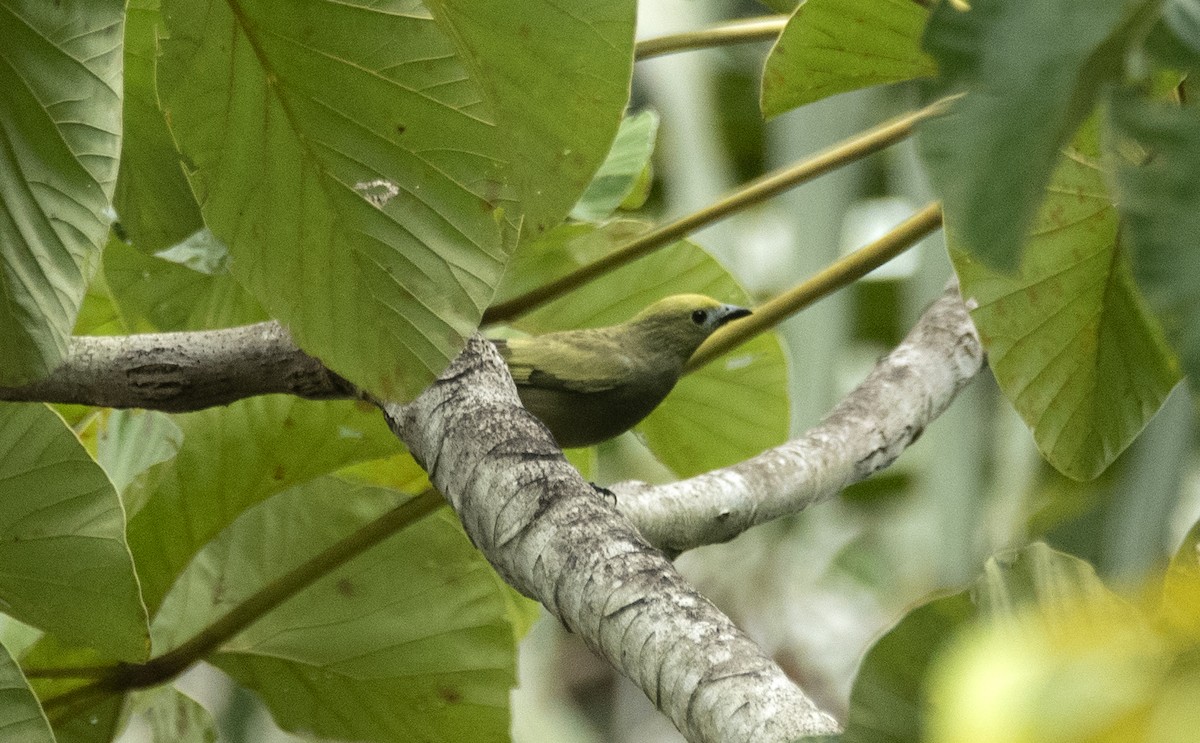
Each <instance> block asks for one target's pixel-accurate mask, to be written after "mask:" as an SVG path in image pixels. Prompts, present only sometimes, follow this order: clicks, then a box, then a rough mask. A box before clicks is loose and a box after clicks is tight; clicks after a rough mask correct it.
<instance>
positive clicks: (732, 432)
mask: <svg viewBox="0 0 1200 743" xmlns="http://www.w3.org/2000/svg"><path fill="white" fill-rule="evenodd" d="M644 229H645V226H644V225H641V224H638V223H633V222H615V223H612V224H610V225H607V226H605V227H603V228H599V229H598V228H596V227H594V226H592V225H571V226H564V227H560V228H558V229H556V230H553V231H551V232H550V233H548V234H547V235H546V236H544V237H543V238H542V239H541V240H539V241H537V242H536V243H533V244H529V245H524V246H522V248H521V250H520V251H518V253H517V255H516V256H514V260H513V265H512V267H511V270H510V271H509V274H508V276H507V277H506V285H505V287H503V288H502V289H501V295H502V296H512V295H514V294H516V293H519V292H520V291H522V290H523V289H525V288H528V287H530V286H535V285H537V284H540V283H543V282H545V281H546V280H548V279H551V278H554V277H556V276H559V275H561V274H562V273H563V272H565V271H567V270H569V269H571V268H575V267H578V266H579V265H582V264H584V263H588V262H590V261H592V260H595V259H596V258H598V257H599V256H600V255H603V254H604V253H607V252H608V251H609V250H611V249H612V248H613V246H614V245H618V244H620V243H622V242H624V241H626V240H628V239H630V238H631V237H633V236H636V235H637V234H639V233H640V232H641V231H643V230H644ZM685 292H696V293H701V294H708V295H710V296H712V297H714V298H716V299H719V300H721V301H726V302H732V303H734V304H739V303H740V304H746V303H747V297H746V293H745V291H744V290H742V288H741V287H739V286H738V284H737V282H736V281H734V279H733V277H732V276H730V275H729V273H728V272H727V271H726V270H725V269H724V268H723V267H722V266H721V265H720V264H719V263H717V262H716V261H715V260H714V259H713V258H712V257H711V256H709V255H708V254H707V253H705V252H704V251H703V250H702V249H701V248H700V247H699V246H697V245H696V244H694V243H690V242H679V243H676V244H674V245H672V246H670V247H667V248H664V249H662V250H659V251H657V252H655V253H653V254H652V255H650V256H648V257H645V258H642V259H640V260H638V261H636V262H634V263H632V264H630V265H628V266H625V267H624V268H620V269H617V270H616V271H613V272H611V273H609V274H607V275H606V276H604V277H603V278H601V279H598V280H596V281H593V282H591V283H589V284H587V285H586V286H584V287H582V288H580V289H577V290H575V291H573V292H571V293H570V295H568V296H566V297H564V298H562V299H559V300H557V301H555V302H551V303H550V304H547V305H546V306H544V307H542V308H541V309H539V310H536V311H534V312H532V313H530V314H528V315H526V316H525V317H522V318H521V319H520V320H519V321H518V322H517V323H515V325H516V327H518V328H519V329H520V330H523V331H526V332H531V333H544V332H548V331H552V330H564V329H571V328H585V327H598V326H604V325H613V324H617V323H621V322H625V321H626V320H628V319H629V318H631V317H633V316H634V315H636V314H637V313H638V312H640V311H641V310H642V309H644V308H645V307H646V305H648V304H650V303H652V302H654V301H656V300H658V299H661V298H662V297H665V296H668V295H671V294H680V293H685ZM786 390H787V364H786V361H785V360H784V357H783V350H782V348H781V347H780V344H779V340H778V339H777V338H776V337H775V335H774V334H765V335H762V336H759V337H757V338H755V339H753V340H751V341H750V342H748V343H746V344H745V345H743V346H741V347H739V348H738V349H736V350H734V351H732V352H731V353H730V354H729V355H727V356H725V357H723V358H720V359H717V360H716V361H714V362H713V363H711V364H709V365H708V366H706V367H704V368H702V369H700V370H698V371H696V372H694V373H693V374H691V375H689V376H687V377H685V378H684V379H682V380H681V381H680V382H679V384H678V385H677V386H676V388H675V390H674V391H672V392H671V394H670V395H669V396H668V397H667V399H666V400H665V401H663V403H662V405H660V406H659V407H658V409H657V410H655V411H654V412H653V413H651V414H650V416H649V417H648V418H646V420H644V421H643V422H642V423H641V424H639V425H638V427H637V429H636V430H637V431H639V432H640V433H641V434H642V435H643V436H644V437H645V439H646V443H647V444H649V446H650V449H651V450H652V451H653V452H654V453H655V454H656V455H657V456H658V457H659V458H660V459H661V460H662V461H663V462H664V463H665V464H666V465H667V466H668V467H670V468H671V469H672V470H673V471H674V472H675V473H676V474H678V475H680V476H689V475H693V474H696V473H698V472H703V471H706V470H709V469H712V468H714V467H721V466H725V465H728V464H732V463H734V462H740V461H742V460H743V459H745V458H746V457H749V456H753V455H755V454H758V453H760V452H762V451H763V450H764V449H767V448H769V447H771V446H776V445H778V444H780V443H782V442H783V441H784V440H785V439H786V438H787V433H788V416H789V412H788V410H789V409H788V402H787V392H786Z"/></svg>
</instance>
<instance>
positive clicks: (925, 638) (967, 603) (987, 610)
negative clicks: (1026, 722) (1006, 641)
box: [844, 544, 1137, 743]
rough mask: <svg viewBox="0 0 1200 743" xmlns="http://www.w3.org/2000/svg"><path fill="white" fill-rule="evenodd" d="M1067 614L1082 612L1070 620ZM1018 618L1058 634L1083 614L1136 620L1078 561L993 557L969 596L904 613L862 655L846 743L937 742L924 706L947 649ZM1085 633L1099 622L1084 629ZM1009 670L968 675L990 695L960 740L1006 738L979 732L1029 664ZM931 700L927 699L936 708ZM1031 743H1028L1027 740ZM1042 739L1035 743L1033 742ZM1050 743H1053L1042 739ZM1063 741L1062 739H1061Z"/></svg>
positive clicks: (1028, 550)
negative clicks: (979, 677)
mask: <svg viewBox="0 0 1200 743" xmlns="http://www.w3.org/2000/svg"><path fill="white" fill-rule="evenodd" d="M1075 612H1086V614H1083V615H1077V614H1076V613H1075ZM1025 616H1037V617H1042V618H1044V621H1045V622H1047V623H1048V624H1053V623H1057V626H1059V627H1060V628H1063V629H1064V630H1065V629H1066V628H1067V627H1069V626H1072V624H1071V623H1072V622H1074V621H1075V620H1076V618H1077V616H1090V617H1092V618H1094V619H1096V621H1097V622H1102V623H1103V622H1107V621H1108V620H1109V619H1110V618H1115V621H1122V622H1124V621H1131V622H1133V623H1134V624H1135V626H1136V624H1137V617H1136V615H1135V614H1134V613H1133V612H1132V609H1131V607H1129V606H1128V605H1126V604H1124V603H1123V602H1121V601H1120V600H1119V599H1118V598H1117V597H1116V596H1115V595H1114V594H1112V593H1111V592H1109V591H1108V589H1107V588H1105V587H1104V585H1103V584H1102V583H1101V582H1100V580H1099V579H1098V578H1097V577H1096V573H1095V571H1094V570H1093V569H1092V568H1091V566H1090V565H1088V564H1087V563H1086V562H1084V561H1082V560H1079V559H1078V558H1075V557H1071V556H1070V555H1067V554H1064V553H1061V552H1056V551H1054V550H1052V549H1050V548H1049V547H1047V546H1046V545H1044V544H1033V545H1030V546H1028V547H1025V548H1023V549H1020V550H1013V551H1009V552H1006V553H1002V554H1000V555H997V556H996V557H994V558H992V559H991V560H988V562H987V564H986V566H985V568H984V573H983V575H981V576H980V577H979V578H978V579H977V580H976V581H975V583H974V584H973V585H972V587H971V588H970V590H967V591H962V592H960V593H956V594H953V595H950V596H945V597H941V598H937V599H934V600H932V601H930V602H928V603H925V604H923V605H922V606H920V607H918V608H916V609H914V610H913V611H911V612H909V613H908V614H907V615H906V616H905V617H904V618H903V619H902V620H901V621H900V622H899V624H897V625H896V626H895V627H893V628H892V629H891V630H889V631H888V632H887V634H885V635H884V636H883V637H882V638H880V639H879V640H878V641H877V642H876V643H875V644H874V645H873V646H872V647H871V649H870V650H869V651H868V652H867V655H866V657H865V658H864V659H863V662H862V665H861V667H860V668H859V672H858V677H857V679H856V680H855V682H854V688H853V690H852V692H851V695H850V713H849V719H848V721H847V724H846V732H845V735H844V739H845V740H846V741H847V743H923V742H924V741H928V740H948V739H943V738H937V737H936V735H937V733H936V732H935V734H933V735H932V737H931V733H930V716H931V715H933V716H934V726H935V727H936V726H937V725H942V724H945V723H944V716H943V717H942V718H938V717H937V714H938V713H939V711H940V710H939V708H937V707H935V706H931V703H930V700H929V684H930V680H931V678H934V679H936V678H938V675H939V674H944V673H945V670H944V669H943V668H942V667H941V664H942V663H943V661H942V658H943V657H944V656H945V654H946V653H947V652H949V651H951V650H953V649H954V647H955V644H956V643H958V642H959V641H960V638H961V637H962V636H963V635H964V633H970V632H972V631H975V630H974V629H973V628H974V627H977V626H988V625H987V622H995V623H1000V624H1001V625H1002V626H1005V627H1007V626H1010V623H1012V622H1014V621H1017V620H1020V619H1021V618H1022V617H1025ZM1089 626H1090V627H1092V628H1096V627H1099V626H1108V625H1107V624H1098V625H1089ZM1011 660H1012V662H1013V665H1012V666H1004V664H1003V663H1002V662H1000V661H1001V659H997V663H996V664H995V665H992V666H988V667H986V669H980V670H978V671H971V673H980V674H982V673H986V672H991V673H993V674H994V679H995V682H996V688H995V697H994V698H992V699H989V700H987V701H986V702H984V701H983V700H976V704H977V705H978V706H977V707H976V710H977V712H978V714H979V720H980V721H982V722H981V724H980V726H979V727H978V728H977V730H976V733H977V735H983V737H972V736H965V737H962V738H960V740H971V741H973V743H974V742H978V741H991V740H997V741H999V740H1004V741H1009V740H1014V739H1010V738H996V739H992V738H988V737H987V736H986V734H983V733H982V732H981V731H984V730H986V729H987V727H986V726H987V724H994V723H996V719H995V713H994V710H1005V711H1008V709H1009V708H1008V707H1006V706H1005V705H1006V704H1008V702H1009V699H1007V698H1002V695H1003V694H1007V693H1009V692H1014V693H1016V694H1020V693H1021V691H1022V690H1021V689H1020V688H1015V689H1014V688H1011V687H1010V684H1011V683H1013V679H1014V678H1019V675H1018V676H1014V674H1019V673H1021V672H1023V671H1021V670H1020V669H1018V668H1017V665H1018V664H1021V663H1027V662H1029V661H1030V660H1031V658H1030V657H1027V656H1025V655H1018V656H1015V657H1013V658H1012V659H1011ZM937 701H939V700H937V699H935V700H934V702H935V703H936V702H937ZM1030 740H1035V739H1030ZM1036 740H1042V739H1036ZM1045 740H1058V739H1045ZM1064 740H1066V739H1064Z"/></svg>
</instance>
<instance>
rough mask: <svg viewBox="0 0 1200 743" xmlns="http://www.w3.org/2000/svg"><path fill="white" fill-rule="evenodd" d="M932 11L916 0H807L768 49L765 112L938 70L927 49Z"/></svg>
mask: <svg viewBox="0 0 1200 743" xmlns="http://www.w3.org/2000/svg"><path fill="white" fill-rule="evenodd" d="M928 17H929V11H928V10H927V9H925V8H923V7H922V6H921V5H920V4H919V3H914V2H912V0H806V2H804V3H801V4H800V6H799V7H798V8H796V12H795V13H793V14H792V17H791V19H789V20H788V23H787V26H785V27H784V29H783V33H781V34H780V35H779V40H778V41H776V42H775V46H774V47H773V48H772V49H771V53H770V54H769V55H767V61H766V65H765V67H764V68H763V79H762V111H763V114H764V115H766V116H775V115H778V114H781V113H783V112H785V111H789V110H791V109H793V108H796V107H797V106H803V105H804V104H806V103H812V102H813V101H818V100H820V99H822V98H825V97H827V96H831V95H834V94H836V93H844V92H846V91H848V90H858V89H859V88H866V87H869V86H871V85H882V84H884V83H894V82H898V81H900V80H911V79H912V78H916V77H929V76H931V75H934V74H936V73H937V66H936V65H935V64H934V62H933V60H932V59H930V58H929V57H928V56H927V55H926V54H925V53H924V52H922V51H921V31H922V29H924V27H925V21H926V19H928Z"/></svg>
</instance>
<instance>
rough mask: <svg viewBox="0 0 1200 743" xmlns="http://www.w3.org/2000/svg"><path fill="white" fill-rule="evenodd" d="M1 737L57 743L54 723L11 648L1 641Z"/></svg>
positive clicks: (24, 741) (28, 741)
mask: <svg viewBox="0 0 1200 743" xmlns="http://www.w3.org/2000/svg"><path fill="white" fill-rule="evenodd" d="M0 739H3V740H11V741H21V742H22V743H54V734H53V733H51V732H50V723H49V722H48V721H47V720H46V715H45V713H43V712H42V707H41V705H39V704H38V700H37V697H35V696H34V695H33V690H32V689H30V688H29V683H28V682H27V681H26V680H25V676H24V675H23V674H22V673H21V669H20V668H19V667H18V666H17V663H16V661H14V660H13V658H12V656H11V655H9V654H8V649H7V648H5V647H4V646H3V645H0Z"/></svg>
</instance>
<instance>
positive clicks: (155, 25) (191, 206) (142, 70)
mask: <svg viewBox="0 0 1200 743" xmlns="http://www.w3.org/2000/svg"><path fill="white" fill-rule="evenodd" d="M164 33H165V30H164V29H163V25H162V17H161V13H160V10H159V0H130V2H129V7H128V10H127V12H126V14H125V100H124V109H123V120H124V126H125V136H124V138H123V139H122V141H121V170H120V172H119V173H118V175H117V190H116V193H115V195H114V196H113V206H114V207H116V210H117V218H118V219H120V224H121V230H122V231H124V233H125V234H126V236H127V237H128V239H129V241H130V242H132V243H133V245H134V247H136V248H137V249H138V250H141V251H144V252H154V251H156V250H161V249H163V248H166V247H168V246H170V245H174V244H175V243H177V242H179V241H180V240H182V239H184V238H185V237H187V236H188V235H190V234H192V233H193V232H195V231H196V230H198V229H200V228H201V227H203V226H204V220H203V218H202V217H201V216H200V207H199V206H197V204H196V197H195V196H194V195H192V189H191V187H190V186H189V185H188V182H187V178H186V177H184V175H183V168H182V167H180V162H179V153H178V152H177V151H176V150H175V142H174V141H173V140H172V139H171V132H170V130H169V129H167V122H166V119H164V118H163V113H162V111H161V110H160V109H159V107H158V93H157V92H156V91H155V89H154V66H155V56H156V55H157V54H158V43H159V39H160V37H161V36H162V35H163V34H164Z"/></svg>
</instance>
